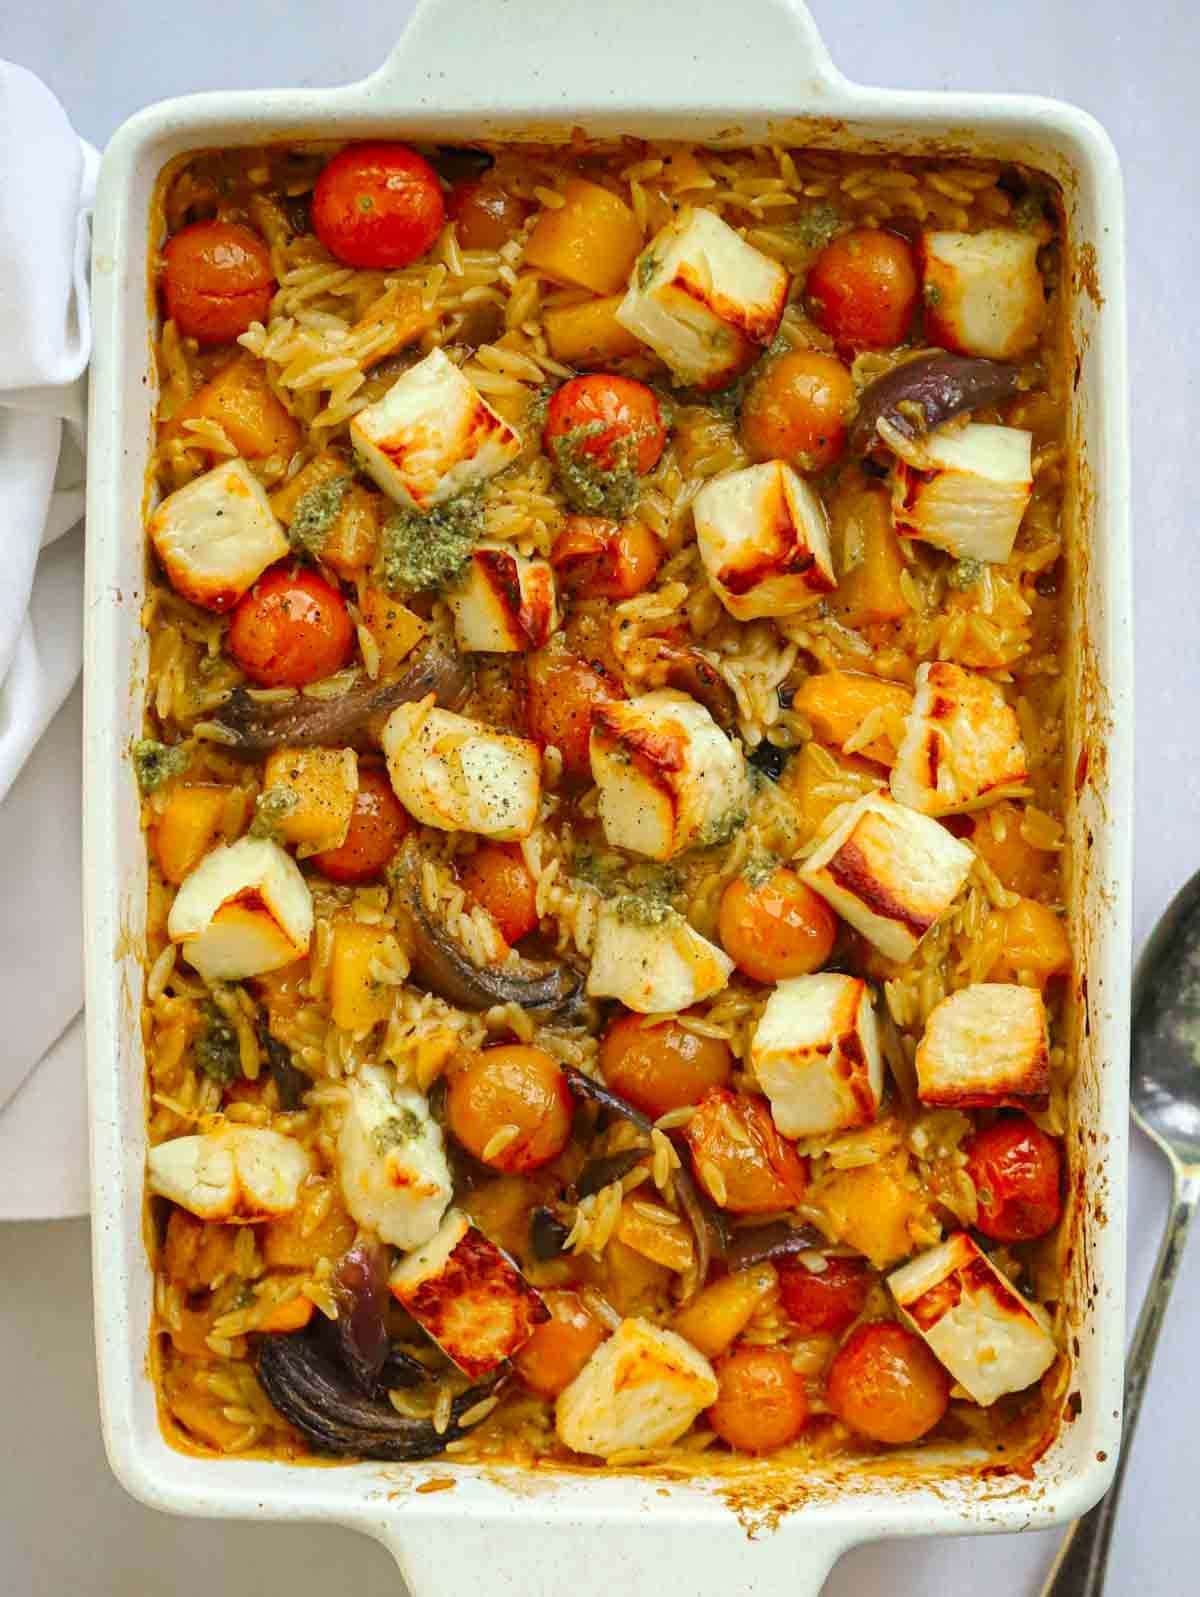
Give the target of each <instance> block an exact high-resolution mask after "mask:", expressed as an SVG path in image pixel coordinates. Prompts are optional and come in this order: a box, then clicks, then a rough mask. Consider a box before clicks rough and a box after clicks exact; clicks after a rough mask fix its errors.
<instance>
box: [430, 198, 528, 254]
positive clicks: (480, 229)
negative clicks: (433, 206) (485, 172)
mask: <svg viewBox="0 0 1200 1597" xmlns="http://www.w3.org/2000/svg"><path fill="white" fill-rule="evenodd" d="M446 214H447V215H448V216H449V218H450V220H451V221H452V222H456V223H457V224H458V242H459V244H460V245H461V247H462V248H463V249H465V250H498V249H499V248H500V246H501V245H502V244H507V243H508V241H509V239H510V238H511V237H512V236H513V234H514V233H515V232H517V230H518V229H519V228H520V226H521V224H522V223H523V222H524V220H525V218H526V216H528V214H529V207H528V206H527V205H526V204H525V202H524V201H523V200H519V199H518V198H517V196H516V195H515V194H510V193H509V192H508V190H507V189H502V188H501V187H500V185H499V184H498V183H488V182H486V181H483V182H478V183H456V184H455V185H454V187H453V188H452V189H451V190H450V194H449V197H448V198H447V200H446Z"/></svg>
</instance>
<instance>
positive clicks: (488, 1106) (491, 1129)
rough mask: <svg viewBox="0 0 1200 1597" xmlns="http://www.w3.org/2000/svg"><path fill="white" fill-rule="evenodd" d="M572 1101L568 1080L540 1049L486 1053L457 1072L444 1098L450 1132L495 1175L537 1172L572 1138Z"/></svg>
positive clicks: (507, 1048) (515, 1047) (464, 1062)
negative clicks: (495, 1171)
mask: <svg viewBox="0 0 1200 1597" xmlns="http://www.w3.org/2000/svg"><path fill="white" fill-rule="evenodd" d="M574 1107H575V1105H574V1100H573V1099H572V1097H571V1093H570V1090H569V1088H568V1087H567V1078H566V1077H565V1076H564V1075H563V1073H562V1071H561V1070H560V1069H559V1067H558V1065H557V1064H556V1063H555V1061H554V1060H553V1059H552V1058H551V1057H550V1055H549V1054H547V1053H543V1051H542V1050H541V1049H540V1048H529V1047H526V1046H525V1045H524V1044H512V1045H511V1046H510V1045H505V1046H502V1047H499V1048H485V1049H484V1050H483V1052H482V1053H477V1054H469V1055H467V1056H466V1057H465V1058H463V1059H462V1060H461V1061H460V1062H459V1063H458V1065H457V1067H455V1068H453V1069H452V1070H451V1073H450V1078H449V1090H448V1092H447V1094H446V1114H447V1117H448V1119H449V1123H450V1130H451V1131H452V1132H453V1133H454V1135H455V1136H456V1137H457V1138H458V1140H459V1142H461V1143H462V1145H463V1147H464V1148H465V1149H466V1150H467V1152H468V1153H473V1154H474V1155H475V1157H476V1158H477V1159H480V1160H482V1161H483V1163H484V1164H486V1165H490V1166H491V1168H492V1169H493V1170H504V1171H506V1172H509V1173H514V1172H520V1171H523V1170H536V1169H537V1167H538V1166H539V1165H543V1164H546V1163H548V1162H549V1160H551V1159H555V1158H557V1157H558V1155H559V1154H560V1153H561V1152H562V1151H563V1149H564V1148H565V1147H566V1145H567V1139H568V1137H569V1136H570V1135H571V1116H572V1114H573V1112H574Z"/></svg>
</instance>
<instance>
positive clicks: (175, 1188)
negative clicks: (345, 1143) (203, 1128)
mask: <svg viewBox="0 0 1200 1597" xmlns="http://www.w3.org/2000/svg"><path fill="white" fill-rule="evenodd" d="M148 1167H149V1181H150V1190H151V1192H157V1193H158V1194H159V1195H160V1196H161V1197H164V1198H170V1199H171V1201H172V1203H177V1204H178V1205H179V1206H180V1208H181V1209H186V1210H187V1211H188V1213H189V1214H194V1215H196V1216H197V1217H198V1218H199V1219H201V1220H230V1221H233V1222H234V1223H235V1224H249V1223H251V1222H253V1221H255V1220H270V1219H272V1218H273V1217H274V1216H275V1215H278V1214H288V1213H289V1212H290V1211H291V1210H292V1209H294V1208H295V1207H296V1204H297V1202H298V1201H299V1196H300V1183H301V1182H302V1181H303V1180H304V1178H305V1176H306V1175H308V1173H309V1171H310V1169H311V1168H312V1160H311V1159H310V1157H309V1155H308V1153H307V1152H306V1151H305V1149H304V1148H303V1147H301V1145H300V1144H299V1143H298V1142H296V1141H294V1140H293V1138H291V1137H285V1136H282V1135H281V1134H280V1133H279V1132H278V1131H269V1130H268V1129H267V1128H266V1127H265V1126H222V1127H220V1128H219V1129H217V1130H215V1131H207V1132H205V1133H204V1134H203V1135H200V1136H188V1137H173V1138H172V1139H171V1141H169V1142H160V1143H159V1144H158V1145H157V1146H156V1147H154V1148H151V1150H150V1153H149V1158H148Z"/></svg>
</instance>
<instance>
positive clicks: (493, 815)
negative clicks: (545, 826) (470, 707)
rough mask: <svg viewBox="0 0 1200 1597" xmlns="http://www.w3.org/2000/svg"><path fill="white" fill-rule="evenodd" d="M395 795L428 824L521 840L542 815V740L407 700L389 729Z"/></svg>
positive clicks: (385, 746) (385, 738)
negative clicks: (515, 735) (510, 733)
mask: <svg viewBox="0 0 1200 1597" xmlns="http://www.w3.org/2000/svg"><path fill="white" fill-rule="evenodd" d="M383 752H384V753H385V754H386V755H387V764H388V775H389V776H390V777H391V779H392V786H393V788H395V790H396V796H397V798H399V800H400V802H401V803H402V804H403V805H404V807H405V808H406V809H407V810H408V811H409V813H410V814H411V815H412V816H413V817H414V818H415V819H416V820H418V821H419V822H420V823H421V824H422V826H436V827H437V828H438V829H439V830H440V831H443V832H478V833H479V834H480V835H481V836H482V837H495V838H499V839H500V840H501V841H504V842H516V841H518V840H519V839H520V838H522V837H528V836H529V834H530V832H532V831H533V828H534V826H535V824H536V823H537V817H538V805H539V803H540V801H541V794H542V758H541V754H540V753H539V751H538V747H537V744H536V743H531V742H530V741H529V740H528V739H527V738H520V737H511V736H510V735H509V734H508V733H505V732H497V731H496V729H495V728H494V727H491V726H487V725H485V723H483V722H482V721H473V720H471V718H470V717H469V716H465V715H456V714H455V713H454V712H453V711H452V710H439V709H436V708H428V707H427V706H426V705H424V704H402V705H400V706H399V708H398V709H395V710H393V711H392V713H391V715H390V716H389V717H388V719H387V724H386V725H385V726H384V729H383Z"/></svg>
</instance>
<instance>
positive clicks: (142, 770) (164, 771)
mask: <svg viewBox="0 0 1200 1597" xmlns="http://www.w3.org/2000/svg"><path fill="white" fill-rule="evenodd" d="M191 757H192V756H191V751H190V750H189V749H188V747H187V745H186V744H183V743H177V744H175V746H174V747H173V748H169V747H168V746H167V744H165V743H159V742H158V741H157V740H156V739H154V738H140V739H139V740H138V742H136V743H135V744H134V745H133V769H134V773H135V774H136V776H137V780H138V786H139V787H140V788H141V790H142V792H143V793H155V792H157V791H158V789H159V788H160V787H162V786H163V784H164V783H165V782H169V781H170V780H171V779H172V777H176V776H181V775H182V774H183V772H184V771H186V770H187V768H188V763H189V761H190V760H191Z"/></svg>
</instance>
